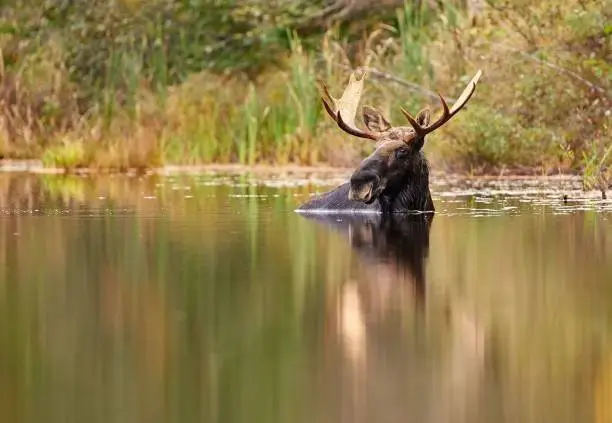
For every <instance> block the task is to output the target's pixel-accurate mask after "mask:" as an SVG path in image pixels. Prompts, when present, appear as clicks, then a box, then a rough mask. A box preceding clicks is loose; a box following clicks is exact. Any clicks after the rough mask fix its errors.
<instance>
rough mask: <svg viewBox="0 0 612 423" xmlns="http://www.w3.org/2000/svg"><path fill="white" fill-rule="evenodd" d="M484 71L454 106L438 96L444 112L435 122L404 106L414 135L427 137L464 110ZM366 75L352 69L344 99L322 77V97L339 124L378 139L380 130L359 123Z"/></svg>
mask: <svg viewBox="0 0 612 423" xmlns="http://www.w3.org/2000/svg"><path fill="white" fill-rule="evenodd" d="M481 75H482V71H480V70H479V71H478V72H477V73H476V75H474V77H473V78H472V80H471V81H470V82H469V83H468V85H467V86H466V87H465V89H464V90H463V92H462V93H461V95H460V96H459V98H458V99H457V101H455V103H454V104H453V107H451V108H450V109H449V107H448V104H446V101H445V100H444V98H443V97H442V95H441V94H440V93H438V96H439V97H440V102H441V104H442V109H443V111H442V116H440V117H439V118H438V119H437V120H436V121H435V122H433V123H431V124H429V125H424V126H423V125H421V124H420V123H419V122H418V121H417V119H415V118H414V117H412V115H411V114H410V113H408V112H407V111H406V110H404V108H402V109H401V110H402V113H403V114H404V116H406V119H408V122H410V125H411V126H412V128H413V129H414V135H416V136H418V137H421V138H422V137H424V136H425V135H427V134H429V133H431V132H433V131H435V130H436V129H438V128H439V127H441V126H442V125H444V124H445V123H446V122H448V121H449V120H450V119H451V118H452V117H453V116H454V115H455V114H457V112H459V110H461V109H462V108H463V107H464V106H465V105H466V103H467V102H468V100H469V99H470V98H471V97H472V94H474V91H475V90H476V84H477V83H478V80H479V79H480V76H481ZM365 77H366V73H365V72H363V74H362V75H361V77H358V76H357V75H356V72H353V73H351V76H350V77H349V82H348V85H347V86H346V88H345V89H344V92H343V93H342V97H341V98H340V99H336V98H334V97H332V96H331V95H330V94H329V89H328V88H327V85H326V84H325V82H323V81H321V80H319V84H320V85H321V88H322V90H323V93H324V96H323V97H321V100H323V105H324V106H325V110H326V111H327V113H328V114H329V116H330V117H331V118H332V119H333V120H334V121H335V122H336V123H337V124H338V126H339V127H340V128H341V129H342V130H344V131H345V132H347V133H349V134H351V135H354V136H356V137H360V138H367V139H370V140H378V138H379V137H380V134H378V133H377V134H375V133H372V132H370V131H368V130H363V129H359V128H358V127H357V125H356V124H355V117H356V115H357V107H358V105H359V100H360V99H361V94H362V93H363V84H364V80H365Z"/></svg>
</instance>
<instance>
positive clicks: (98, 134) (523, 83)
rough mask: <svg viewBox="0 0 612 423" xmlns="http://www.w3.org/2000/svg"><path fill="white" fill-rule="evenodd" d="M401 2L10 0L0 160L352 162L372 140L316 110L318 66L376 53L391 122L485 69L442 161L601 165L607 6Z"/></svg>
mask: <svg viewBox="0 0 612 423" xmlns="http://www.w3.org/2000/svg"><path fill="white" fill-rule="evenodd" d="M398 3H400V2H397V1H385V2H382V3H381V4H379V2H373V1H370V0H359V1H355V2H352V3H351V4H352V6H351V7H349V6H348V4H349V3H347V2H343V1H338V2H331V1H329V2H328V1H326V0H319V1H314V2H312V1H309V2H307V1H303V0H276V1H273V2H267V1H266V2H264V1H247V0H223V1H219V0H200V1H195V2H181V1H178V0H175V1H161V0H153V1H147V2H145V1H141V0H115V1H111V2H106V1H101V0H100V1H94V2H66V1H62V0H32V1H29V2H22V1H18V0H12V1H9V2H8V3H6V2H5V5H4V6H2V8H1V9H0V48H1V51H2V55H1V58H2V62H1V63H0V65H1V66H0V72H1V73H0V76H1V79H2V84H1V86H0V117H1V120H0V156H2V157H5V158H37V157H38V158H42V159H43V161H44V163H45V164H47V165H50V166H58V167H64V168H67V169H73V168H79V167H90V168H98V169H101V168H104V169H118V170H126V169H128V168H140V169H143V168H147V167H153V166H159V165H162V164H164V163H173V164H174V163H176V164H197V163H212V162H215V163H229V162H238V163H243V164H253V163H270V164H286V163H298V164H309V165H310V164H320V163H329V164H332V165H350V164H354V163H355V162H356V160H358V159H359V157H361V155H362V154H363V153H364V152H365V151H367V149H369V148H371V147H370V146H368V145H365V144H364V143H363V142H362V141H359V140H350V139H348V138H347V137H346V136H344V135H343V134H342V133H341V132H340V131H339V130H338V129H337V128H335V127H334V126H333V125H332V124H331V122H330V121H329V119H328V118H327V117H326V116H325V114H324V113H322V108H321V105H320V102H319V98H318V91H317V86H316V79H317V78H321V79H324V80H326V81H327V82H328V83H329V85H330V86H331V87H332V90H333V91H334V92H340V91H341V89H342V86H343V84H344V83H345V81H346V78H347V76H348V73H349V72H350V70H351V69H354V68H357V67H360V66H366V67H369V68H370V69H371V71H370V73H369V82H370V83H369V84H368V85H367V91H366V93H365V101H366V102H368V103H370V104H376V105H378V106H379V107H380V108H382V109H383V110H384V111H385V112H386V113H387V114H388V115H390V116H391V118H392V120H393V121H394V122H398V123H399V122H403V120H402V119H401V115H400V114H399V113H398V111H399V106H400V105H404V106H406V107H408V108H409V109H410V110H414V111H415V112H416V111H417V109H418V108H420V107H423V106H424V105H426V104H430V105H431V106H434V107H437V105H436V104H435V100H436V97H435V96H432V93H431V91H430V90H439V91H440V92H442V93H443V94H444V95H445V96H448V97H453V96H456V95H457V94H458V92H459V91H460V90H461V88H462V87H463V85H464V84H465V83H466V82H467V80H468V78H470V77H471V76H472V75H473V73H474V72H475V70H476V69H482V70H483V72H484V76H483V79H482V82H481V84H480V85H479V88H478V92H477V95H476V96H475V97H474V99H473V100H472V101H471V103H470V107H469V108H468V109H466V111H464V112H462V113H461V114H460V115H459V116H458V117H457V118H456V119H454V120H453V123H452V124H450V125H448V126H446V127H444V129H443V130H441V131H439V133H436V134H434V135H432V136H431V141H430V142H429V143H428V146H427V149H428V150H429V153H430V156H431V157H432V159H433V161H434V162H435V164H436V166H438V167H439V168H446V169H451V170H458V171H470V172H498V171H501V170H505V169H509V170H510V171H515V172H516V171H521V172H530V173H533V172H537V173H540V172H542V173H548V172H558V171H564V172H571V171H582V170H584V172H585V176H587V177H586V178H585V180H587V179H588V180H591V179H593V178H592V177H591V176H590V175H591V174H592V173H593V172H595V171H594V170H593V169H594V166H595V165H594V163H595V164H596V166H595V167H596V168H597V170H596V173H597V175H605V172H606V169H607V168H608V165H609V164H610V163H611V162H612V155H610V154H607V153H609V143H610V132H611V131H610V127H611V119H612V116H611V113H612V98H611V94H610V93H611V92H612V64H611V63H612V26H610V22H612V5H611V4H610V2H605V1H604V2H602V1H600V0H568V1H561V0H545V1H542V2H528V1H524V0H519V1H513V2H507V1H501V0H485V1H482V2H481V1H479V0H467V1H465V0H464V1H446V2H444V1H442V2H437V3H435V5H434V4H433V3H427V2H415V3H412V2H407V3H405V4H403V5H402V4H401V3H400V4H398ZM373 4H376V6H373ZM606 143H607V144H606ZM598 178H599V179H601V177H599V176H598Z"/></svg>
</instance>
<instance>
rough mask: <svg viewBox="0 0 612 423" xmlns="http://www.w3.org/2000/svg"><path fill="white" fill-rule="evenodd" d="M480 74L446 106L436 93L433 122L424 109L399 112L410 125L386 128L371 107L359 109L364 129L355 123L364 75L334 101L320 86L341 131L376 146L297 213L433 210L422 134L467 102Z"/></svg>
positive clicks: (453, 113)
mask: <svg viewBox="0 0 612 423" xmlns="http://www.w3.org/2000/svg"><path fill="white" fill-rule="evenodd" d="M481 74H482V72H481V71H478V72H477V73H476V75H475V76H474V77H473V78H472V80H471V81H470V82H469V84H468V85H467V86H466V87H465V89H464V90H463V92H462V93H461V95H460V96H459V98H458V99H457V101H456V102H455V103H454V104H453V106H452V107H451V108H449V107H448V105H447V104H446V102H445V101H444V98H443V97H442V96H441V95H440V94H438V95H439V97H440V102H441V104H442V109H443V110H442V115H441V116H440V117H439V118H438V119H436V120H435V121H434V122H433V123H432V122H430V115H429V111H428V110H427V109H424V110H422V111H421V112H419V113H418V114H417V115H416V117H413V116H412V115H411V114H410V113H408V112H407V111H406V110H404V109H403V108H402V113H403V114H404V116H405V117H406V119H407V120H408V123H409V124H410V126H391V124H390V123H389V121H388V120H387V119H385V117H384V116H383V115H382V114H381V113H380V112H379V111H378V110H376V109H375V108H373V107H369V106H364V107H363V122H364V124H365V126H366V129H365V130H362V129H359V128H358V127H357V125H356V124H355V117H356V115H357V108H358V104H359V100H360V98H361V93H362V91H363V83H364V80H365V75H362V76H361V77H360V78H358V77H357V75H356V74H355V73H353V74H351V76H350V78H349V83H348V85H347V87H346V88H345V90H344V93H343V94H342V97H341V98H340V99H336V98H334V97H332V96H331V95H330V94H329V90H328V88H327V86H326V85H325V84H324V83H321V86H322V90H323V97H322V98H321V99H322V100H323V106H324V107H325V110H326V111H327V113H328V114H329V116H330V117H331V118H332V119H333V120H334V121H335V122H336V123H337V125H338V127H340V129H342V130H343V131H345V132H346V133H348V134H350V135H353V136H356V137H359V138H365V139H369V140H372V141H375V142H377V148H376V150H375V151H374V152H373V153H372V154H371V155H370V156H369V157H367V158H366V159H364V160H363V161H362V162H361V164H360V165H359V167H358V168H357V169H356V170H355V171H354V172H353V174H352V175H351V177H350V180H349V181H347V182H345V183H344V184H342V185H340V186H338V187H336V188H334V189H332V190H331V191H329V192H326V193H325V194H322V195H320V196H317V197H314V198H312V199H311V200H310V201H308V202H306V203H305V204H303V205H301V206H300V207H299V208H298V209H297V211H298V212H309V211H311V212H315V211H372V212H378V213H407V212H411V211H421V212H433V211H434V205H433V202H432V200H431V193H430V191H429V165H428V163H427V159H426V158H425V155H424V153H423V151H422V148H423V145H424V143H425V136H426V135H427V134H429V133H431V132H433V131H435V130H436V129H438V128H439V127H441V126H442V125H444V124H445V123H446V122H448V121H449V120H450V119H451V118H452V117H453V116H454V115H455V114H457V112H458V111H459V110H461V108H463V106H465V104H466V103H467V102H468V100H469V99H470V98H471V96H472V94H473V93H474V91H475V89H476V84H477V83H478V79H479V78H480V76H481Z"/></svg>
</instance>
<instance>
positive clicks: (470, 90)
mask: <svg viewBox="0 0 612 423" xmlns="http://www.w3.org/2000/svg"><path fill="white" fill-rule="evenodd" d="M481 75H482V71H481V70H479V71H478V72H476V75H474V77H473V78H472V80H471V81H470V82H469V83H468V85H467V86H466V87H465V88H464V89H463V92H462V93H461V95H460V96H459V98H458V99H457V101H455V103H454V104H453V107H451V108H450V110H449V108H448V104H447V103H446V101H445V100H444V97H442V95H441V94H440V93H437V94H438V97H440V103H441V104H442V108H443V111H442V116H440V117H439V118H438V119H436V121H435V122H433V123H432V124H431V125H429V126H421V125H419V123H418V122H417V121H416V120H415V119H414V118H413V117H412V115H410V113H408V112H407V111H406V110H404V109H403V108H402V113H403V114H404V116H406V119H408V122H410V125H411V126H412V127H413V128H414V131H415V132H416V133H417V134H418V135H420V136H425V135H427V134H429V133H430V132H433V131H435V130H436V129H438V128H439V127H441V126H442V125H444V124H445V123H446V122H448V121H449V120H450V119H451V118H452V117H453V116H455V115H456V114H457V112H459V110H461V109H462V108H463V106H465V105H466V104H467V102H468V100H469V99H470V98H471V97H472V94H474V91H475V90H476V84H477V83H478V80H479V79H480V76H481Z"/></svg>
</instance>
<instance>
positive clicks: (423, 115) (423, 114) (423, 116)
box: [416, 109, 430, 126]
mask: <svg viewBox="0 0 612 423" xmlns="http://www.w3.org/2000/svg"><path fill="white" fill-rule="evenodd" d="M429 118H430V115H429V109H423V110H421V111H420V112H419V113H418V114H417V116H416V121H417V123H418V124H419V125H421V126H427V125H429Z"/></svg>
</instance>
